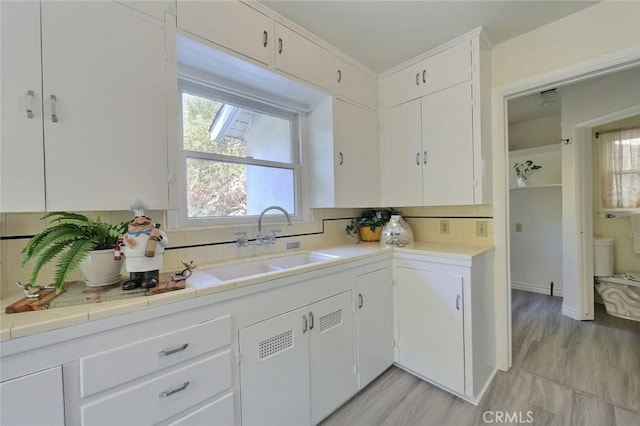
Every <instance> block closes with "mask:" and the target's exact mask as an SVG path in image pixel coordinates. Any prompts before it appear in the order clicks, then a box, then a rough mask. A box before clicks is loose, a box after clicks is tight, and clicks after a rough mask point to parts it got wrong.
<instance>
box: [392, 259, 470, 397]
mask: <svg viewBox="0 0 640 426" xmlns="http://www.w3.org/2000/svg"><path fill="white" fill-rule="evenodd" d="M397 282H398V325H399V333H398V334H399V335H398V337H399V342H400V357H399V362H400V364H401V365H402V366H404V367H406V368H408V369H409V370H411V371H414V372H416V373H418V374H419V375H421V376H424V377H426V378H428V379H430V380H433V381H435V382H437V383H439V384H441V385H443V386H445V387H447V388H449V389H451V390H453V391H456V392H458V393H464V326H463V311H462V308H463V307H462V303H463V301H462V276H461V275H458V274H456V273H452V272H436V271H432V270H429V265H428V264H425V265H421V266H419V267H416V268H405V267H399V268H398V271H397Z"/></svg>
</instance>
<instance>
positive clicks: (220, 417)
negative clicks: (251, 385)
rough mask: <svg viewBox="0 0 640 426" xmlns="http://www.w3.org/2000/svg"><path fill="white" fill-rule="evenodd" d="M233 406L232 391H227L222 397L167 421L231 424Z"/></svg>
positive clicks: (195, 425)
mask: <svg viewBox="0 0 640 426" xmlns="http://www.w3.org/2000/svg"><path fill="white" fill-rule="evenodd" d="M233 413H234V408H233V393H228V394H226V395H224V396H223V397H220V398H218V399H216V400H215V401H213V402H210V403H209V404H207V405H205V406H204V407H202V408H198V409H197V410H195V411H193V412H191V413H189V414H187V415H186V416H184V417H181V418H180V419H178V420H176V421H174V422H171V423H169V426H200V425H206V424H211V425H216V426H233V425H234V424H235V415H234V414H233Z"/></svg>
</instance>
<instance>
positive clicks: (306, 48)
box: [275, 22, 335, 90]
mask: <svg viewBox="0 0 640 426" xmlns="http://www.w3.org/2000/svg"><path fill="white" fill-rule="evenodd" d="M275 25H276V40H275V44H276V61H275V65H276V69H278V70H280V71H282V72H285V73H287V74H291V75H293V76H295V77H298V78H300V79H302V80H304V81H307V82H309V83H312V84H314V85H316V86H318V87H320V88H323V89H327V90H330V89H332V88H333V86H334V76H335V73H334V61H335V59H334V56H333V54H332V53H331V52H329V51H328V50H326V49H325V48H323V47H320V46H318V45H317V44H315V43H313V42H312V41H310V40H307V39H306V38H305V37H303V36H301V35H300V34H298V33H296V32H294V31H292V30H290V29H289V28H287V27H285V26H283V25H280V24H279V23H277V22H276V24H275Z"/></svg>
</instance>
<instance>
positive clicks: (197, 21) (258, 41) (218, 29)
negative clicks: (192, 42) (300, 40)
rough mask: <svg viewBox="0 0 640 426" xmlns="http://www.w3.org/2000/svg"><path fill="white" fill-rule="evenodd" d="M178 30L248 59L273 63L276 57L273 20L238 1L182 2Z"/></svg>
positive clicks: (179, 9)
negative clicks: (274, 55) (274, 54)
mask: <svg viewBox="0 0 640 426" xmlns="http://www.w3.org/2000/svg"><path fill="white" fill-rule="evenodd" d="M177 20H178V28H180V29H183V30H185V31H188V32H190V33H191V34H194V35H197V36H199V37H202V38H204V39H206V40H209V41H211V42H213V43H216V44H219V45H220V46H223V47H226V48H227V49H229V50H233V51H234V52H237V53H239V54H241V55H244V56H246V57H248V58H251V59H253V60H256V61H258V62H261V63H263V64H265V65H266V64H269V63H270V62H271V61H272V58H273V38H274V37H273V32H274V28H273V21H272V20H271V19H270V18H268V17H267V16H265V15H263V14H262V13H260V12H258V11H257V10H254V9H252V8H250V7H249V6H247V5H245V4H242V3H240V2H238V1H235V0H234V1H191V0H180V1H178V4H177Z"/></svg>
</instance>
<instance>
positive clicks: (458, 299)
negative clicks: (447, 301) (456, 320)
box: [456, 294, 461, 311]
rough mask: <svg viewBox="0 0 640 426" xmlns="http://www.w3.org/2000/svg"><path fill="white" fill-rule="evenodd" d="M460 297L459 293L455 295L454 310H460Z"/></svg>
mask: <svg viewBox="0 0 640 426" xmlns="http://www.w3.org/2000/svg"><path fill="white" fill-rule="evenodd" d="M460 299H461V297H460V295H459V294H458V295H457V296H456V310H458V311H459V310H460Z"/></svg>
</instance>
